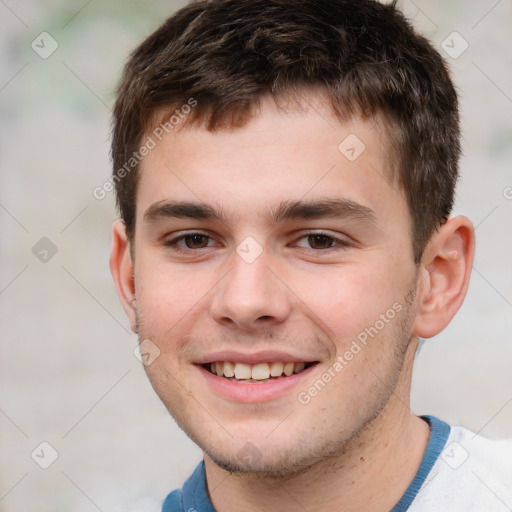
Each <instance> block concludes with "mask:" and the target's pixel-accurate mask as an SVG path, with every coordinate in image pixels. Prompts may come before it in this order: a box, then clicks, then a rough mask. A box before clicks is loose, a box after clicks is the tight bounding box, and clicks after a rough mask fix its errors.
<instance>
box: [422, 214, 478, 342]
mask: <svg viewBox="0 0 512 512" xmlns="http://www.w3.org/2000/svg"><path fill="white" fill-rule="evenodd" d="M474 254H475V235H474V228H473V224H472V223H471V221H470V220H469V219H468V218H466V217H463V216H460V217H454V218H451V219H449V220H448V221H446V222H445V223H444V224H443V225H442V226H441V228H440V229H439V230H438V231H437V232H436V233H435V234H434V236H433V237H432V239H431V240H430V242H429V243H428V244H427V247H426V248H425V251H424V253H423V257H422V261H421V269H420V279H421V282H420V283H419V286H418V288H419V290H418V297H417V306H418V309H417V312H416V319H415V322H414V333H415V334H416V335H417V336H419V337H421V338H430V337H432V336H435V335H436V334H438V333H439V332H441V331H442V330H443V329H444V328H445V327H446V326H447V325H448V324H449V323H450V321H451V319H452V318H453V317H454V316H455V313H457V311H458V309H459V308H460V306H461V305H462V302H463V301H464V297H465V296H466V292H467V289H468V285H469V278H470V275H471V269H472V267H473V257H474Z"/></svg>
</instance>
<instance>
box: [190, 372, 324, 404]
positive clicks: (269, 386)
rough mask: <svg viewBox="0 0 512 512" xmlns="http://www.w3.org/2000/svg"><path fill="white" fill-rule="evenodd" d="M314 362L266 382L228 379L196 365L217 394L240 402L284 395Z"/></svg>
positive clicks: (262, 400)
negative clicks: (288, 374) (295, 371)
mask: <svg viewBox="0 0 512 512" xmlns="http://www.w3.org/2000/svg"><path fill="white" fill-rule="evenodd" d="M316 366H317V365H316V364H314V365H312V366H310V367H309V368H306V369H305V370H303V371H301V372H300V373H295V374H293V375H290V377H279V378H278V379H271V380H269V381H268V382H243V381H233V380H228V379H226V378H224V377H219V376H217V375H214V374H213V373H211V372H209V371H208V370H206V369H205V368H203V367H202V366H198V368H199V370H200V371H201V373H202V375H203V376H204V378H205V379H206V382H207V383H208V385H209V386H210V387H211V388H212V389H213V390H214V391H215V392H216V393H217V394H219V395H222V396H223V397H225V398H228V399H230V400H234V401H236V402H242V403H258V402H267V401H270V400H274V399H276V398H279V397H280V396H282V395H284V394H285V393H286V392H287V391H289V390H290V389H291V388H293V387H294V386H297V385H298V384H300V382H301V381H303V380H304V379H305V378H306V377H307V376H308V375H309V374H310V373H311V371H312V370H313V368H315V367H316Z"/></svg>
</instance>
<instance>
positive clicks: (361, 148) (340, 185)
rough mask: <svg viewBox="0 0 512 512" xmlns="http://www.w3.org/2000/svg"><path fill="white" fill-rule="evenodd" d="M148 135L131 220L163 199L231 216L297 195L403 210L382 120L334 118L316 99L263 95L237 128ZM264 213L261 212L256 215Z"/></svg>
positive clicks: (195, 127)
mask: <svg viewBox="0 0 512 512" xmlns="http://www.w3.org/2000/svg"><path fill="white" fill-rule="evenodd" d="M161 139H162V140H158V139H156V138H155V147H154V148H153V149H151V151H150V152H149V154H148V155H147V156H146V157H145V158H144V159H143V161H142V162H141V165H140V179H139V186H138V191H137V222H139V221H140V220H141V219H142V216H143V214H144V212H145V211H146V210H147V209H148V208H150V207H151V206H152V205H153V204H155V203H156V202H159V201H165V200H169V199H172V200H180V201H194V202H204V203H206V204H210V205H213V204H216V205H220V206H221V207H222V209H223V210H224V211H225V212H226V213H227V216H228V217H229V216H230V215H231V216H232V217H233V218H235V217H236V218H238V219H240V218H241V217H246V218H249V217H252V218H253V220H255V218H256V216H257V213H258V212H259V213H261V214H262V216H263V215H264V216H265V217H266V218H267V219H268V218H269V215H268V213H269V209H272V208H273V207H275V205H276V204H278V203H282V201H289V200H293V201H297V200H299V199H302V198H306V199H308V200H312V199H325V198H327V199H331V198H335V197H338V198H341V197H342V198H344V199H348V200H350V201H353V202H357V203H360V204H362V205H364V206H368V207H369V208H372V209H374V210H377V212H378V211H379V210H382V211H385V210H387V209H390V208H395V209H401V210H402V214H403V212H404V211H405V210H404V207H405V201H404V198H403V196H402V194H401V193H400V191H399V190H398V186H397V185H395V184H394V183H393V182H392V181H391V179H390V176H392V175H394V174H395V173H394V170H393V168H392V167H393V164H394V160H395V159H394V158H393V154H392V151H391V144H390V143H389V141H388V137H387V131H386V129H385V123H384V122H383V121H382V119H379V118H372V119H366V120H364V119H362V118H360V117H357V116H355V117H352V118H351V119H349V120H346V121H340V119H339V118H337V117H336V116H335V115H334V114H333V113H332V110H331V109H330V108H329V107H328V106H326V105H325V103H324V102H323V100H322V98H321V97H320V96H313V95H312V96H309V97H308V98H307V100H306V99H305V100H304V102H303V104H302V105H300V106H297V105H295V106H293V105H291V106H283V105H279V106H276V104H275V102H274V101H273V100H271V99H268V100H263V101H262V102H261V103H260V105H259V106H258V108H257V109H255V111H254V113H253V116H252V117H251V118H250V120H249V121H248V122H247V123H246V124H245V125H244V126H242V127H239V128H233V129H227V128H226V129H219V130H216V131H209V130H207V129H206V127H205V126H204V125H202V124H186V123H184V124H183V126H181V127H180V126H177V127H176V129H173V130H170V132H169V133H168V134H165V135H163V136H162V137H161ZM262 218H263V217H262Z"/></svg>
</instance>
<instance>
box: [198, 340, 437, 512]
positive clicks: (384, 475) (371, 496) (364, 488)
mask: <svg viewBox="0 0 512 512" xmlns="http://www.w3.org/2000/svg"><path fill="white" fill-rule="evenodd" d="M412 345H413V347H409V349H410V352H411V353H408V354H407V355H406V360H405V361H404V366H403V368H404V370H403V372H402V374H401V378H400V379H399V382H398V384H397V386H396V388H395V391H394V393H393V395H392V396H391V398H390V400H389V402H388V404H387V407H385V408H384V410H383V411H381V413H380V414H379V415H378V416H377V417H376V418H375V419H374V420H373V421H372V422H371V423H369V424H368V425H367V426H366V427H365V428H364V429H363V430H362V431H361V432H360V433H359V434H358V435H357V436H356V437H355V438H353V439H352V440H351V441H350V442H349V443H348V444H347V446H345V447H344V449H343V452H342V453H339V454H338V455H336V456H334V457H331V458H329V459H328V460H321V461H319V462H317V463H316V464H314V465H313V466H311V467H309V468H307V469H306V470H304V471H303V472H301V473H300V474H296V475H290V476H287V477H283V478H262V477H257V476H254V475H242V476H240V475H232V474H230V473H228V472H226V471H225V470H223V469H221V468H219V467H218V466H216V465H215V464H214V462H213V461H212V460H211V459H210V458H209V457H208V456H207V455H205V468H206V477H207V482H208V489H209V493H210V498H211V500H212V503H213V505H214V507H215V509H216V510H218V511H219V512H227V511H231V510H244V511H246V512H259V511H264V510H298V511H299V510H323V511H325V512H329V511H333V512H334V511H336V512H340V511H343V512H350V511H356V510H374V511H381V510H382V511H388V510H390V509H392V508H393V506H394V505H395V504H396V503H397V502H398V501H399V500H400V498H401V497H402V495H403V494H404V492H405V491H406V490H407V487H408V486H409V484H410V482H411V481H412V480H413V478H414V475H415V474H416V472H417V470H418V468H419V466H420V463H421V460H422V458H423V454H424V452H425V449H426V446H427V442H428V438H429V428H428V426H427V424H426V423H425V422H424V421H423V420H421V418H418V417H416V416H413V415H411V413H410V409H409V390H410V378H411V373H412V359H413V357H414V351H415V350H414V349H415V346H414V344H412ZM408 359H409V360H408ZM408 363H409V364H408Z"/></svg>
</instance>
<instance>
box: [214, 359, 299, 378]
mask: <svg viewBox="0 0 512 512" xmlns="http://www.w3.org/2000/svg"><path fill="white" fill-rule="evenodd" d="M305 365H306V363H280V362H276V363H258V364H245V363H232V362H229V361H217V362H215V363H211V366H210V368H211V371H212V373H215V374H216V375H218V376H219V377H235V378H236V379H243V380H248V379H253V380H265V379H268V378H270V377H280V376H281V375H282V374H283V373H284V374H285V375H286V376H287V377H289V376H290V375H292V374H293V373H299V372H301V371H302V370H304V367H305Z"/></svg>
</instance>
